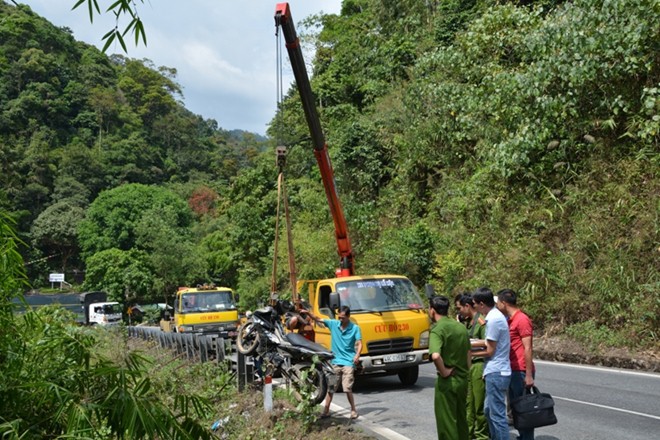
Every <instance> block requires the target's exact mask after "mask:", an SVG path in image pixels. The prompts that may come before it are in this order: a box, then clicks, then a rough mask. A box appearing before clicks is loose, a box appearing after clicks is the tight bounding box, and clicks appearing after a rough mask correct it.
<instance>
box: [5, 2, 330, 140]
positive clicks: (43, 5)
mask: <svg viewBox="0 0 660 440" xmlns="http://www.w3.org/2000/svg"><path fill="white" fill-rule="evenodd" d="M97 1H98V4H99V7H100V8H101V10H102V11H103V10H104V8H106V9H107V7H108V6H109V5H110V4H112V3H114V0H112V1H111V0H97ZM76 2H77V0H17V3H23V4H27V5H28V6H30V8H31V9H32V10H33V11H34V12H36V13H37V14H39V15H41V16H42V17H44V18H46V19H47V20H48V21H50V22H51V23H53V24H54V25H55V26H59V27H62V26H64V27H68V28H70V29H71V30H72V31H73V36H74V38H75V39H76V40H79V41H84V42H86V43H89V44H93V45H95V46H97V47H98V48H99V49H101V48H103V45H104V42H103V40H102V37H103V35H104V34H105V33H106V32H108V31H109V30H111V29H113V28H114V17H113V16H112V15H111V14H104V15H103V16H101V17H98V16H97V17H95V19H94V23H90V21H89V12H88V9H87V2H86V1H85V3H84V4H83V5H81V6H80V7H78V9H76V10H72V7H73V5H74V4H75V3H76ZM277 3H279V1H278V0H144V3H142V2H141V1H139V0H136V1H135V4H136V5H137V8H138V14H139V16H140V19H141V20H142V22H143V23H144V26H145V30H146V33H147V46H146V47H145V46H144V45H143V44H142V43H140V45H138V46H135V43H134V41H135V40H134V37H133V36H130V37H129V36H127V39H126V43H127V49H128V53H124V52H123V50H122V48H121V46H119V45H116V46H115V45H113V46H110V48H108V50H107V51H106V53H107V54H108V55H110V54H113V53H119V54H122V55H124V56H127V57H129V58H136V59H143V58H148V59H149V60H151V61H152V62H153V64H154V65H155V66H156V67H159V66H166V67H171V68H175V69H176V70H177V77H176V81H177V83H178V84H179V85H180V86H181V87H182V89H183V97H184V99H183V102H184V105H185V106H186V108H187V109H188V110H190V111H192V112H193V113H195V114H198V115H201V116H202V117H204V118H205V119H215V120H216V121H217V122H218V125H219V126H220V127H221V128H223V129H226V130H234V129H240V130H246V131H250V132H253V133H259V134H265V132H266V128H267V124H268V122H270V120H271V119H272V118H273V116H274V115H275V108H276V105H277V104H276V102H277V72H276V65H277V64H276V48H277V46H276V39H275V21H274V19H273V17H274V15H275V5H276V4H277ZM289 5H290V8H291V15H292V16H293V20H294V22H295V23H296V30H297V31H298V33H300V31H301V30H302V29H301V28H300V26H299V25H298V24H299V23H300V21H301V20H302V19H304V18H306V17H308V16H309V15H312V14H317V13H320V12H324V13H326V14H339V13H340V10H341V0H290V1H289ZM124 20H125V19H124ZM125 23H126V21H124V22H123V24H120V30H123V29H124V27H125ZM282 54H283V55H282V56H283V60H282V65H283V85H284V91H285V92H286V90H288V88H289V85H290V84H291V83H293V74H292V72H291V69H290V67H289V66H290V65H289V60H288V56H287V54H286V50H285V49H282ZM305 61H306V62H307V63H309V62H310V61H311V59H309V57H307V55H306V60H305Z"/></svg>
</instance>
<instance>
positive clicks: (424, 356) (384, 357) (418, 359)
mask: <svg viewBox="0 0 660 440" xmlns="http://www.w3.org/2000/svg"><path fill="white" fill-rule="evenodd" d="M360 361H361V362H362V367H363V368H364V370H363V373H371V372H378V371H390V370H401V369H403V368H407V367H412V366H414V365H420V364H424V363H426V362H429V351H428V349H424V350H413V351H407V352H404V353H388V354H379V355H367V356H360Z"/></svg>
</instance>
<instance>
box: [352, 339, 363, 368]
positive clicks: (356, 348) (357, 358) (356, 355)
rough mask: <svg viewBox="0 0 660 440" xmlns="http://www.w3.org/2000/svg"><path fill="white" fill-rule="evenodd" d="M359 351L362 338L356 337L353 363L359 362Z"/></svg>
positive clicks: (360, 350) (360, 351)
mask: <svg viewBox="0 0 660 440" xmlns="http://www.w3.org/2000/svg"><path fill="white" fill-rule="evenodd" d="M360 353H362V339H358V340H357V341H356V342H355V356H354V357H353V364H354V365H357V364H359V363H360Z"/></svg>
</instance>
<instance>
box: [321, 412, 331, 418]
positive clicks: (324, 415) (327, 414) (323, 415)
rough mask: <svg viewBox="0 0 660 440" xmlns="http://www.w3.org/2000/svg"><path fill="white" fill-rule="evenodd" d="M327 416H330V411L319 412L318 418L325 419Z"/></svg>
mask: <svg viewBox="0 0 660 440" xmlns="http://www.w3.org/2000/svg"><path fill="white" fill-rule="evenodd" d="M329 417H330V413H326V412H324V413H321V415H320V416H319V418H321V419H327V418H329Z"/></svg>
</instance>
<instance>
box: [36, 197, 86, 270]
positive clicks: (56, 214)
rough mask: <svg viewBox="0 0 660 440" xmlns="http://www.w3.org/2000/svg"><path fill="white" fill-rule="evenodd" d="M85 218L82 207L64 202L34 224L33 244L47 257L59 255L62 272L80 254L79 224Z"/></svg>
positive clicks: (53, 207)
mask: <svg viewBox="0 0 660 440" xmlns="http://www.w3.org/2000/svg"><path fill="white" fill-rule="evenodd" d="M84 216H85V211H84V210H83V208H82V207H80V206H78V205H76V204H74V203H71V202H70V201H68V200H64V201H61V202H57V203H54V204H52V205H50V206H49V207H48V208H46V209H45V210H44V211H43V212H42V213H41V214H39V217H37V218H36V220H35V221H34V223H33V224H32V240H33V242H34V243H35V244H37V245H38V247H39V248H40V249H41V250H42V252H43V253H44V254H45V255H53V254H59V257H60V258H58V261H60V262H61V266H60V267H61V269H62V271H65V270H66V268H67V261H68V260H69V258H70V257H71V256H72V255H74V254H76V253H77V252H78V224H79V223H80V221H81V220H82V219H83V218H84Z"/></svg>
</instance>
